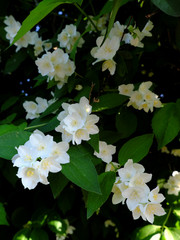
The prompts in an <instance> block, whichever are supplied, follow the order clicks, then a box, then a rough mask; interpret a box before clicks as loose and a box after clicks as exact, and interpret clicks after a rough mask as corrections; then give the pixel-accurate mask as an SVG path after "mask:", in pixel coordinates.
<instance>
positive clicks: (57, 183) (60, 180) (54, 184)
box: [48, 172, 68, 198]
mask: <svg viewBox="0 0 180 240" xmlns="http://www.w3.org/2000/svg"><path fill="white" fill-rule="evenodd" d="M48 180H49V182H50V187H51V191H52V193H53V196H54V198H56V197H57V196H59V194H60V193H61V192H62V190H63V189H64V188H65V186H66V185H67V184H68V179H67V178H66V177H65V176H64V175H63V174H62V173H61V172H58V173H55V174H54V173H52V174H50V175H49V177H48Z"/></svg>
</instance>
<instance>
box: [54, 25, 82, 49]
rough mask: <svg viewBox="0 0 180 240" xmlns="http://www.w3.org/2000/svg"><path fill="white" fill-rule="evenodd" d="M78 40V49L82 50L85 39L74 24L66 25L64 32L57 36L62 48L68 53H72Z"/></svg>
mask: <svg viewBox="0 0 180 240" xmlns="http://www.w3.org/2000/svg"><path fill="white" fill-rule="evenodd" d="M78 39H79V41H78V45H77V47H79V48H81V47H82V45H83V43H84V39H83V38H82V37H80V33H79V32H78V31H77V28H76V26H75V25H73V24H70V25H66V27H65V28H64V29H63V30H62V32H61V33H59V34H58V36H57V40H58V41H59V44H60V47H62V48H65V49H66V52H68V53H70V52H71V51H72V48H73V46H74V44H75V42H76V41H77V40H78Z"/></svg>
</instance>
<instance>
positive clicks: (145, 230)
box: [135, 225, 161, 240]
mask: <svg viewBox="0 0 180 240" xmlns="http://www.w3.org/2000/svg"><path fill="white" fill-rule="evenodd" d="M160 231H161V226H157V225H147V226H145V227H142V228H141V229H140V230H139V231H138V232H137V234H136V238H135V240H148V239H149V240H150V238H151V237H152V236H153V235H155V234H156V233H159V232H160Z"/></svg>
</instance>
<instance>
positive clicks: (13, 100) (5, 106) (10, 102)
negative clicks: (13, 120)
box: [1, 96, 19, 111]
mask: <svg viewBox="0 0 180 240" xmlns="http://www.w3.org/2000/svg"><path fill="white" fill-rule="evenodd" d="M18 99H19V97H16V96H13V97H10V98H8V100H6V101H5V103H3V104H2V106H1V111H5V110H6V109H8V108H10V107H11V106H13V105H14V104H15V103H16V102H17V100H18Z"/></svg>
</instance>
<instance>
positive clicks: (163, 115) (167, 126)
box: [152, 103, 180, 149]
mask: <svg viewBox="0 0 180 240" xmlns="http://www.w3.org/2000/svg"><path fill="white" fill-rule="evenodd" d="M152 128H153V132H154V134H155V136H156V139H157V142H158V149H161V148H162V147H163V146H165V145H166V144H168V143H169V142H171V141H172V140H173V139H174V138H175V137H176V136H177V135H178V133H179V130H180V118H179V117H178V114H177V106H176V104H175V103H167V104H166V105H165V106H164V107H163V108H161V109H160V110H158V111H157V112H156V113H155V115H154V117H153V119H152Z"/></svg>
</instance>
